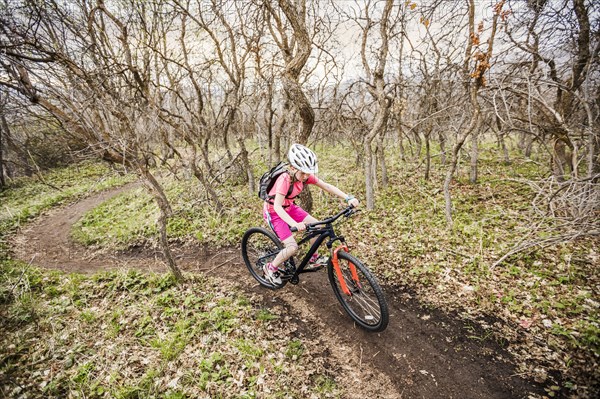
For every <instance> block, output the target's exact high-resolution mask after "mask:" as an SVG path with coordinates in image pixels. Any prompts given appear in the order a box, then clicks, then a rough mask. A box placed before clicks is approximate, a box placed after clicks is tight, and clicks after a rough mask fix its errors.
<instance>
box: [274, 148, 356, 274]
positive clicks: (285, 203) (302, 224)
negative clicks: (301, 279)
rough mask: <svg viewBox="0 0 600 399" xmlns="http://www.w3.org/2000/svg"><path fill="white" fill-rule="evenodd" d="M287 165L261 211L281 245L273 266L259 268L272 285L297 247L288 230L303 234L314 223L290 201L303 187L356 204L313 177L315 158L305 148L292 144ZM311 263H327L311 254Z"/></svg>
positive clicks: (350, 198) (344, 194)
mask: <svg viewBox="0 0 600 399" xmlns="http://www.w3.org/2000/svg"><path fill="white" fill-rule="evenodd" d="M288 161H289V165H288V170H287V173H282V174H281V175H279V177H278V178H277V180H276V181H275V184H274V185H273V188H272V189H271V191H269V193H268V194H269V198H272V199H268V200H267V201H265V205H264V207H263V217H264V219H265V220H266V222H267V223H268V224H269V226H270V227H271V229H273V231H274V232H275V234H277V237H278V238H279V239H280V240H281V242H282V244H283V249H282V250H281V251H280V252H279V253H278V254H277V256H276V257H275V259H273V262H270V263H267V264H266V265H265V266H264V268H263V271H264V273H265V277H266V279H267V280H269V281H270V282H271V283H273V284H276V285H280V284H281V277H280V275H279V266H280V265H282V264H283V263H284V262H285V261H286V260H288V259H289V258H290V257H292V256H293V255H294V254H295V253H296V252H297V251H298V243H297V242H296V240H295V238H294V236H293V235H292V231H291V229H290V227H295V228H296V229H297V230H298V231H304V230H305V229H306V224H307V223H315V222H317V221H318V220H317V219H315V218H314V217H312V216H311V215H309V214H308V213H307V212H306V211H305V210H304V209H302V208H301V207H299V206H298V205H296V204H295V203H294V199H295V198H296V197H297V196H298V195H299V194H300V192H301V191H302V190H303V189H304V185H305V184H314V185H315V186H317V187H319V188H320V189H322V190H324V191H326V192H328V193H330V194H333V195H337V196H338V197H340V198H343V199H344V200H345V201H346V202H347V203H348V204H349V205H352V206H354V207H357V206H358V204H359V201H358V199H356V198H354V196H352V195H350V194H346V193H344V192H343V191H342V190H340V189H339V188H337V187H336V186H334V185H332V184H329V183H326V182H324V181H323V180H321V179H318V178H317V177H316V176H315V174H316V173H317V172H318V170H319V168H318V165H317V156H316V155H315V153H314V152H312V151H311V150H310V149H308V148H307V147H305V146H303V145H301V144H292V146H291V147H290V149H289V151H288ZM290 186H293V187H292V189H291V191H289V190H290ZM288 193H289V194H288ZM311 263H313V264H315V265H324V264H326V263H327V258H325V257H322V256H321V257H320V256H319V255H318V254H316V253H315V254H314V255H313V258H312V259H311Z"/></svg>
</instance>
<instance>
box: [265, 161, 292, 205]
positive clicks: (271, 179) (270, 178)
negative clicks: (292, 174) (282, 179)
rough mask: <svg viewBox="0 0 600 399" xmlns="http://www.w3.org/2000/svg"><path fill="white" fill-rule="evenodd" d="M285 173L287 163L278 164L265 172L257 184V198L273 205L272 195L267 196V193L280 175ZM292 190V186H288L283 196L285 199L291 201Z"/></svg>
mask: <svg viewBox="0 0 600 399" xmlns="http://www.w3.org/2000/svg"><path fill="white" fill-rule="evenodd" d="M286 172H287V163H285V162H279V163H278V164H277V165H275V166H273V167H272V168H271V170H269V171H268V172H265V174H264V175H262V177H261V178H260V182H259V184H258V197H259V198H260V199H262V200H263V201H269V200H270V201H269V203H271V204H272V203H273V198H275V196H274V195H269V191H271V189H272V188H273V185H274V184H275V181H276V180H277V178H278V177H279V175H281V174H282V173H286ZM293 189H294V185H293V184H290V188H289V190H288V192H287V194H286V195H285V198H287V199H293V198H291V197H290V195H292V190H293Z"/></svg>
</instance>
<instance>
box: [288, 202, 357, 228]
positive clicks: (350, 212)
mask: <svg viewBox="0 0 600 399" xmlns="http://www.w3.org/2000/svg"><path fill="white" fill-rule="evenodd" d="M356 212H358V210H357V209H354V206H352V205H349V206H347V207H346V208H345V209H343V210H342V211H340V212H339V213H338V214H336V215H335V216H332V217H330V218H327V219H324V220H321V221H318V222H314V223H308V224H307V225H306V230H307V231H309V230H310V229H311V228H313V227H317V226H321V225H325V224H331V223H333V222H335V221H336V220H338V219H339V218H340V217H342V216H345V217H350V216H352V215H353V214H355V213H356ZM290 230H291V231H292V233H295V232H297V231H298V229H297V228H295V227H291V228H290Z"/></svg>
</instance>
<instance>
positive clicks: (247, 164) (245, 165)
mask: <svg viewBox="0 0 600 399" xmlns="http://www.w3.org/2000/svg"><path fill="white" fill-rule="evenodd" d="M238 143H239V145H240V150H241V152H240V159H241V160H242V168H243V169H244V170H245V171H246V177H247V179H248V190H249V191H250V193H254V192H256V184H255V182H254V173H253V172H252V167H251V166H250V161H249V160H248V150H247V149H246V144H245V143H244V139H243V138H242V137H241V136H239V137H238Z"/></svg>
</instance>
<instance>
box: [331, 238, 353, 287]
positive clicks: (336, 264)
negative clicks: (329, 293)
mask: <svg viewBox="0 0 600 399" xmlns="http://www.w3.org/2000/svg"><path fill="white" fill-rule="evenodd" d="M340 249H343V250H344V251H346V252H349V251H348V247H347V246H346V245H340V246H339V247H337V248H336V249H335V250H334V251H333V260H332V262H333V268H334V269H335V274H336V275H337V278H338V281H339V282H340V286H341V287H342V291H344V294H346V295H348V296H351V295H352V293H351V292H350V290H349V289H348V286H347V285H346V280H345V279H344V276H343V275H342V269H341V268H340V264H339V261H338V251H339V250H340ZM349 267H350V274H351V275H352V280H353V281H354V282H355V283H356V284H357V285H358V284H360V283H359V281H358V273H357V272H356V266H355V265H354V263H352V262H349Z"/></svg>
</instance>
